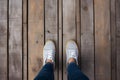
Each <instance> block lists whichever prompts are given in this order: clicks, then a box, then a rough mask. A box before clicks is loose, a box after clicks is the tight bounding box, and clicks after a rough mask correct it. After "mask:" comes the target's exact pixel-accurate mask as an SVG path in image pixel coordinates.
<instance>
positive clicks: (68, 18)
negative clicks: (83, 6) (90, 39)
mask: <svg viewBox="0 0 120 80" xmlns="http://www.w3.org/2000/svg"><path fill="white" fill-rule="evenodd" d="M75 8H76V0H63V80H67V72H66V67H67V66H66V51H65V49H66V43H67V41H68V40H71V39H72V40H76V21H75V19H76V18H75V15H76V13H75V11H76V9H75Z"/></svg>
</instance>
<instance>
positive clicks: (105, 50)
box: [94, 0, 111, 80]
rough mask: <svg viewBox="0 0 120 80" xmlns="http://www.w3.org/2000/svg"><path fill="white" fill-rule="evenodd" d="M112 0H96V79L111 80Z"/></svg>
mask: <svg viewBox="0 0 120 80" xmlns="http://www.w3.org/2000/svg"><path fill="white" fill-rule="evenodd" d="M109 3H110V0H94V8H95V79H96V80H111V45H110V44H111V41H110V4H109Z"/></svg>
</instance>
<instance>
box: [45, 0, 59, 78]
mask: <svg viewBox="0 0 120 80" xmlns="http://www.w3.org/2000/svg"><path fill="white" fill-rule="evenodd" d="M58 16H59V15H58V0H45V41H47V40H53V41H54V42H55V45H56V56H55V73H54V74H55V76H54V78H55V80H58V65H59V61H58V60H59V51H58V48H59V47H58V46H59V44H58V33H59V32H58Z"/></svg>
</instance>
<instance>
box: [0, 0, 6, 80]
mask: <svg viewBox="0 0 120 80" xmlns="http://www.w3.org/2000/svg"><path fill="white" fill-rule="evenodd" d="M7 10H8V9H7V0H0V79H1V80H7V39H8V38H7V30H8V27H7V25H8V24H7Z"/></svg>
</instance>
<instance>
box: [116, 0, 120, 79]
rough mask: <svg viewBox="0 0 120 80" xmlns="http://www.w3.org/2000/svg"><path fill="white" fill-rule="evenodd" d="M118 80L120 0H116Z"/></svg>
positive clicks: (118, 63) (118, 65)
mask: <svg viewBox="0 0 120 80" xmlns="http://www.w3.org/2000/svg"><path fill="white" fill-rule="evenodd" d="M115 10H116V58H117V61H116V68H117V69H116V73H117V74H116V77H117V79H116V80H120V0H116V9H115Z"/></svg>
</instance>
